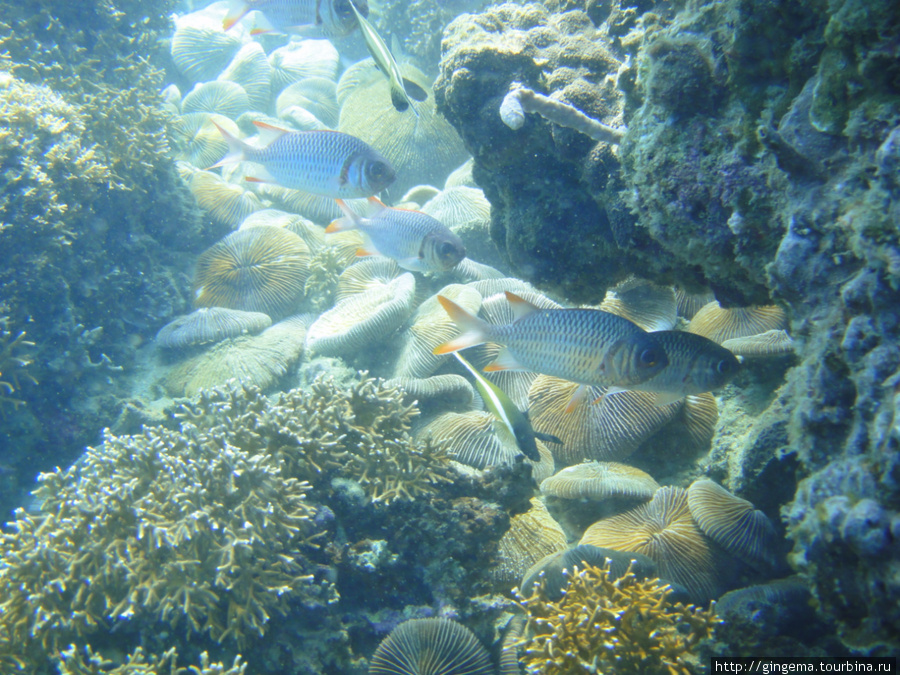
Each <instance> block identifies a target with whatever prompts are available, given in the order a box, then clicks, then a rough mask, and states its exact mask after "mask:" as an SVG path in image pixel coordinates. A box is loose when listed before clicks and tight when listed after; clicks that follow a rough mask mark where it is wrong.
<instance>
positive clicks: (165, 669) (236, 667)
mask: <svg viewBox="0 0 900 675" xmlns="http://www.w3.org/2000/svg"><path fill="white" fill-rule="evenodd" d="M176 659H177V653H176V651H175V649H174V648H173V649H169V650H168V651H167V652H166V653H165V654H163V655H162V656H161V657H159V658H158V659H155V658H151V659H150V661H147V659H146V658H145V657H144V650H143V649H141V648H140V647H138V648H137V649H135V650H134V652H132V653H131V654H129V655H128V657H127V661H126V662H125V663H122V664H120V665H116V664H115V663H114V662H112V661H110V660H109V659H105V658H103V657H102V656H101V655H100V654H96V653H94V651H93V650H92V649H91V648H90V647H87V648H86V649H85V650H84V654H82V653H81V650H79V649H78V648H76V647H75V646H74V645H72V646H71V647H69V648H68V649H67V650H65V651H64V652H62V653H61V654H60V662H59V672H60V675H244V671H246V669H247V664H242V663H241V657H240V656H238V657H235V659H234V663H233V664H232V666H231V668H226V667H225V666H224V665H222V664H221V663H212V664H210V662H209V655H208V654H207V653H206V652H203V653H202V654H201V655H200V666H199V667H197V666H190V667H189V668H179V667H177V666H176Z"/></svg>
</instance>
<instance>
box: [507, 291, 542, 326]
mask: <svg viewBox="0 0 900 675" xmlns="http://www.w3.org/2000/svg"><path fill="white" fill-rule="evenodd" d="M506 299H507V300H508V301H509V306H510V307H511V308H512V311H513V317H515V318H514V319H513V321H518V320H519V319H522V318H524V317H526V316H528V315H529V314H531V313H532V312H536V311H538V310H539V309H540V307H538V306H537V305H533V304H531V303H530V302H528V301H527V300H526V299H525V298H522V297H519V296H518V295H516V294H515V293H510V292H509V291H506Z"/></svg>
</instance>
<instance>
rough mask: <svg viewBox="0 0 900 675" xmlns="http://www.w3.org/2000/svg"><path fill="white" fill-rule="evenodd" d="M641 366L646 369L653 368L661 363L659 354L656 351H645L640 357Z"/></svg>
mask: <svg viewBox="0 0 900 675" xmlns="http://www.w3.org/2000/svg"><path fill="white" fill-rule="evenodd" d="M638 361H639V362H640V364H641V365H642V366H644V367H646V368H652V367H653V366H655V365H656V364H657V363H658V362H659V353H658V352H657V351H656V350H655V349H649V348H648V349H645V350H644V351H642V352H641V353H640V355H639V356H638Z"/></svg>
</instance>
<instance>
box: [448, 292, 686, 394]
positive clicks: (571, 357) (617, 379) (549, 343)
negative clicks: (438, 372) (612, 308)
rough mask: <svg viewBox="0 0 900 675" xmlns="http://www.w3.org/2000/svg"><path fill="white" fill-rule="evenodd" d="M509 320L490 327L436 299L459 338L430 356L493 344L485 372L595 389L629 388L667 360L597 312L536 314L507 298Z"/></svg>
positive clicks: (619, 321)
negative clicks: (521, 373)
mask: <svg viewBox="0 0 900 675" xmlns="http://www.w3.org/2000/svg"><path fill="white" fill-rule="evenodd" d="M506 298H507V300H508V301H509V303H510V305H511V307H512V310H513V314H514V317H515V318H514V320H513V322H512V323H509V324H505V325H492V324H489V323H487V322H486V321H483V320H482V319H479V318H478V317H476V316H474V315H472V314H470V313H469V312H467V311H466V310H465V309H463V308H462V307H460V306H459V305H457V304H456V303H455V302H453V301H452V300H450V299H449V298H446V297H444V296H442V295H439V296H438V301H439V302H440V303H441V306H442V307H443V308H444V310H445V311H446V312H447V314H449V315H450V318H451V319H453V321H454V322H455V323H456V324H457V326H458V327H459V328H460V329H461V330H462V334H461V335H460V336H458V337H456V338H454V339H452V340H449V341H448V342H444V343H443V344H440V345H438V346H437V347H435V349H434V353H435V354H448V353H450V352H455V351H458V350H460V349H465V348H466V347H473V346H475V345H479V344H483V343H485V342H495V343H497V344H499V345H502V346H503V349H502V350H501V351H500V353H499V354H498V356H497V358H496V359H495V360H494V361H493V362H492V363H490V364H488V365H487V366H486V367H485V368H484V371H486V372H492V371H498V370H527V371H531V372H536V373H542V374H544V375H552V376H555V377H559V378H562V379H564V380H569V381H572V382H577V383H578V384H581V385H585V386H586V387H590V386H600V387H613V386H616V387H621V388H623V389H630V388H633V387H634V386H635V385H637V384H639V383H641V382H644V381H646V380H649V379H650V378H651V377H653V376H654V375H656V374H658V373H660V372H661V371H662V370H663V369H664V368H665V367H666V366H667V365H668V359H667V357H666V353H665V351H664V349H663V348H662V346H661V345H660V344H659V343H658V342H657V341H656V340H655V338H654V337H653V333H647V332H646V331H644V330H643V329H642V328H640V327H639V326H637V325H636V324H634V323H632V322H631V321H629V320H628V319H623V318H622V317H620V316H616V315H615V314H610V313H609V312H604V311H602V310H599V309H540V308H538V307H536V306H535V305H533V304H531V303H530V302H528V301H526V300H524V299H523V298H520V297H519V296H517V295H515V294H514V293H510V292H509V291H507V292H506Z"/></svg>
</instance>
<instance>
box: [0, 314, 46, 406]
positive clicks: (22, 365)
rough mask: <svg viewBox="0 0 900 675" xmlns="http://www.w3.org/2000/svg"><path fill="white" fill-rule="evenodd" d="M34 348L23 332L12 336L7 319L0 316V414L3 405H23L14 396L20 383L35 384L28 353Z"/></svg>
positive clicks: (30, 356) (20, 386)
mask: <svg viewBox="0 0 900 675" xmlns="http://www.w3.org/2000/svg"><path fill="white" fill-rule="evenodd" d="M34 346H35V345H34V343H33V342H31V341H30V340H26V339H25V331H21V332H19V333H17V334H16V335H13V333H12V331H10V330H9V317H6V316H0V412H2V411H3V406H4V405H11V406H13V407H15V406H19V405H22V404H23V403H24V401H23V400H22V399H20V398H19V397H18V396H17V395H16V392H17V391H18V390H19V389H21V388H22V382H31V383H32V384H37V380H36V379H35V377H34V375H33V374H32V373H31V372H30V369H29V366H31V365H32V363H33V362H34V361H33V360H32V354H31V351H30V350H31V348H32V347H34Z"/></svg>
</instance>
